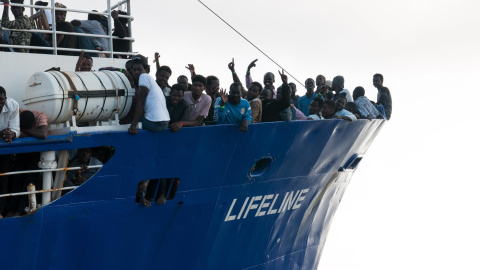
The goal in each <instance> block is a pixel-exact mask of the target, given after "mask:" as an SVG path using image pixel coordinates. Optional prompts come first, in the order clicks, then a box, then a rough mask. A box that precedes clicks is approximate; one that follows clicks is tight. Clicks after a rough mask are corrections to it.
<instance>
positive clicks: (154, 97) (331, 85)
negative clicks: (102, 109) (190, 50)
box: [121, 53, 392, 134]
mask: <svg viewBox="0 0 480 270" xmlns="http://www.w3.org/2000/svg"><path fill="white" fill-rule="evenodd" d="M256 61H257V60H255V61H253V62H252V63H251V64H250V65H249V66H248V68H247V72H246V75H245V85H246V87H247V88H245V87H244V86H243V84H242V82H241V80H240V79H239V77H238V75H237V73H236V71H235V62H234V60H232V62H230V63H229V64H228V68H229V69H230V70H231V72H232V78H233V83H232V84H231V85H230V87H229V90H228V94H227V90H226V89H221V88H220V80H219V79H218V78H217V77H216V76H213V75H212V76H208V77H204V76H202V75H199V74H196V72H195V67H194V65H192V64H189V65H188V66H187V67H186V68H187V69H188V70H189V71H190V75H191V84H190V83H189V79H188V78H187V77H186V76H184V75H181V76H179V77H178V78H177V83H176V84H173V85H172V86H170V85H169V83H168V81H169V78H170V76H171V74H172V70H171V69H170V68H169V67H168V66H161V65H160V64H159V55H158V53H157V54H155V62H156V68H157V70H156V73H155V78H154V77H153V76H151V75H149V73H150V65H149V63H148V58H147V57H145V56H143V55H137V56H135V57H134V58H133V59H131V60H129V61H127V63H126V66H125V69H124V70H123V72H124V73H125V74H126V75H127V77H129V78H130V80H131V83H132V87H135V89H136V94H135V101H134V104H133V106H132V109H131V111H130V113H129V115H128V116H127V117H126V118H124V119H122V121H121V123H122V124H130V128H129V132H130V133H131V134H136V133H137V132H138V129H137V124H138V123H139V122H141V123H142V127H143V129H146V130H150V131H162V130H164V129H166V128H167V127H169V128H170V131H172V132H177V131H178V130H180V129H181V128H183V127H192V126H200V125H215V124H236V125H239V129H240V130H241V131H242V132H246V131H248V125H249V124H251V123H260V122H274V121H287V122H289V121H295V120H322V119H335V118H338V119H344V120H347V121H356V120H357V119H384V118H385V119H390V116H391V113H392V99H391V95H390V91H389V89H388V88H387V87H384V86H383V76H382V75H381V74H375V75H374V76H373V85H374V86H375V87H376V88H377V89H378V95H377V101H376V102H374V101H370V100H369V99H368V98H367V97H365V89H364V88H363V87H361V86H359V87H356V88H355V89H354V91H353V95H352V94H350V91H349V90H347V89H345V88H344V82H345V79H344V78H343V76H336V77H335V78H333V80H332V81H331V82H330V81H327V80H325V77H324V76H323V75H318V76H317V77H316V80H313V79H312V78H308V79H307V80H306V81H305V88H306V94H305V95H304V96H302V97H300V96H298V95H296V92H297V87H296V85H295V84H294V83H291V82H290V83H289V82H288V77H287V75H285V74H284V72H283V71H282V72H280V71H279V74H278V75H279V77H280V78H281V81H282V85H281V86H280V87H278V88H275V86H274V83H275V75H274V74H273V73H272V72H267V73H266V74H265V75H264V78H263V85H262V84H261V83H260V82H257V81H253V79H252V77H251V74H250V70H251V69H252V68H253V67H255V66H256Z"/></svg>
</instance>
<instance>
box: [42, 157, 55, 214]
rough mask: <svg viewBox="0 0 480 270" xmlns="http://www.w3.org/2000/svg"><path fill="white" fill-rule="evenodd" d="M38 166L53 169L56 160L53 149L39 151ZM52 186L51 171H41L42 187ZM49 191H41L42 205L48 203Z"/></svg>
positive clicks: (47, 188)
mask: <svg viewBox="0 0 480 270" xmlns="http://www.w3.org/2000/svg"><path fill="white" fill-rule="evenodd" d="M38 167H39V168H41V169H55V168H57V162H56V161H55V151H46V152H42V153H40V162H38ZM51 188H52V172H43V189H44V190H49V189H51ZM51 194H52V193H51V192H44V193H42V206H45V205H47V204H49V203H50V199H51Z"/></svg>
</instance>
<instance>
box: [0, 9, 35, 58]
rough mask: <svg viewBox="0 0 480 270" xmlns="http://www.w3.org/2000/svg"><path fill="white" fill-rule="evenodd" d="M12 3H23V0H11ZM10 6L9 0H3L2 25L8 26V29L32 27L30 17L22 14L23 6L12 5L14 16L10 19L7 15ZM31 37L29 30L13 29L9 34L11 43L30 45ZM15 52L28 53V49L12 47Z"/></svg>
mask: <svg viewBox="0 0 480 270" xmlns="http://www.w3.org/2000/svg"><path fill="white" fill-rule="evenodd" d="M12 3H15V4H23V0H12ZM9 7H10V1H9V0H3V15H2V26H3V27H6V28H9V29H32V23H31V21H30V19H29V18H28V17H27V16H26V15H23V12H24V11H25V8H24V7H12V8H11V9H12V13H13V16H15V20H13V21H10V18H9V16H8V12H9ZM31 38H32V33H29V32H18V31H15V30H13V31H12V33H11V34H10V40H11V44H12V45H24V46H29V45H30V39H31ZM14 50H15V51H16V52H24V53H28V49H24V48H20V49H14Z"/></svg>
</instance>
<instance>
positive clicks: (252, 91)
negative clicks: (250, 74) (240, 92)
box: [247, 82, 263, 101]
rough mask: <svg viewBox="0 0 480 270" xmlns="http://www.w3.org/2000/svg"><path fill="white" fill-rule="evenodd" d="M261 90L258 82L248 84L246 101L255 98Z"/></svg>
mask: <svg viewBox="0 0 480 270" xmlns="http://www.w3.org/2000/svg"><path fill="white" fill-rule="evenodd" d="M262 90H263V87H262V85H261V84H260V83H259V82H253V83H252V84H250V87H248V92H247V99H248V101H250V100H253V99H256V98H257V97H258V96H259V95H260V93H261V92H262Z"/></svg>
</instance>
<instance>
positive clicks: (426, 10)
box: [64, 0, 480, 270]
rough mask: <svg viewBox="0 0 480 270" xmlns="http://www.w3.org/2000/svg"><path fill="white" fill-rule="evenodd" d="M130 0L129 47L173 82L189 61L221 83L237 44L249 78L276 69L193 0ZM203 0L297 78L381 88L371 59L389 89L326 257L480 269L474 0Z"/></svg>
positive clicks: (330, 264) (348, 262) (478, 35)
mask: <svg viewBox="0 0 480 270" xmlns="http://www.w3.org/2000/svg"><path fill="white" fill-rule="evenodd" d="M64 2H65V4H67V5H68V6H69V8H84V7H85V6H86V4H88V3H90V5H91V6H92V9H99V10H103V9H104V7H102V6H100V7H99V6H98V3H99V2H100V1H92V0H87V1H69V2H75V3H68V2H67V1H64ZM132 2H133V3H132V9H133V12H134V14H133V15H134V16H135V21H134V22H133V29H132V30H133V33H134V37H135V38H136V42H135V43H134V50H135V51H138V52H140V53H142V54H144V55H146V56H149V57H150V59H151V60H153V54H154V52H156V51H158V52H160V54H161V64H162V65H169V66H170V67H171V68H172V70H173V74H172V77H171V79H170V83H174V82H175V80H176V78H177V77H178V76H179V75H181V74H185V75H188V71H187V70H186V69H185V65H186V64H189V63H192V64H194V65H195V67H196V68H197V73H198V74H202V75H205V76H206V75H216V76H217V77H219V78H220V84H221V87H228V86H229V85H230V83H231V82H232V79H231V75H230V72H229V70H228V69H227V64H228V63H229V62H230V61H231V58H232V57H235V63H236V69H237V72H238V73H239V74H240V75H242V74H244V72H245V69H246V67H247V65H248V63H249V62H250V61H252V60H253V59H256V58H258V59H259V60H258V62H257V67H256V68H255V69H254V70H252V74H253V77H254V80H259V81H261V80H262V76H263V74H264V73H265V72H267V71H272V72H274V73H275V74H277V70H278V69H279V68H278V67H276V66H275V65H274V64H273V63H272V62H271V61H270V60H268V59H267V58H266V57H264V56H263V55H262V54H261V53H260V52H258V51H257V50H256V49H255V48H253V47H252V46H251V45H249V44H248V43H247V42H246V41H244V40H243V39H242V38H241V37H239V36H238V35H237V34H236V33H235V32H233V31H232V30H231V29H230V28H228V27H227V26H226V25H224V24H223V23H222V22H221V21H220V20H219V19H218V18H216V17H215V16H214V15H213V14H211V13H210V12H209V11H208V10H207V9H205V8H204V7H203V6H202V5H201V4H200V3H199V2H197V1H195V0H175V1H132ZM203 2H204V3H205V4H207V5H208V6H210V8H212V9H213V10H215V11H216V12H217V13H218V14H219V15H220V16H222V17H223V18H224V19H225V20H227V21H228V22H229V23H230V24H231V25H232V26H234V27H236V28H237V29H238V30H239V31H240V32H241V33H242V34H244V35H245V36H246V37H248V38H249V39H250V40H251V41H252V42H253V43H255V44H256V45H257V46H258V47H259V48H261V49H262V50H264V51H265V52H266V53H267V54H269V55H270V56H271V57H272V58H273V59H274V60H275V61H277V62H278V63H280V64H281V65H283V66H284V67H285V68H286V70H288V71H289V72H290V73H291V74H293V75H294V76H295V77H296V78H298V79H299V80H300V81H301V82H302V83H303V82H304V81H305V80H306V79H307V78H309V77H312V78H315V76H316V75H318V74H323V75H325V76H326V77H327V79H330V80H331V79H332V78H333V77H334V76H336V75H343V76H344V77H345V80H346V81H345V88H347V89H350V90H351V91H352V90H353V89H354V88H355V87H356V86H363V87H364V88H365V89H366V95H367V97H369V98H370V99H373V100H375V99H376V89H375V88H374V87H373V86H372V83H371V81H372V75H373V74H374V73H377V72H379V73H382V74H383V75H384V78H385V80H384V85H385V86H387V87H389V89H390V91H391V93H392V97H393V114H392V119H391V121H390V122H389V123H387V124H386V125H385V126H384V128H383V130H382V132H381V133H380V134H379V136H378V138H377V140H376V141H375V142H374V143H373V144H372V147H371V149H370V151H369V152H368V153H367V155H366V157H365V158H364V159H363V161H362V163H361V164H360V166H359V169H358V171H357V172H356V173H355V175H354V177H353V180H352V182H351V184H350V186H349V188H348V189H347V192H346V193H345V196H344V199H343V201H342V203H341V204H340V207H339V210H338V212H337V214H336V216H335V218H334V220H333V224H332V227H331V229H330V233H329V236H328V238H327V242H326V246H325V249H324V253H323V256H322V259H321V261H320V268H321V269H369V270H372V269H382V270H383V269H480V262H479V260H478V259H477V256H478V250H479V249H478V243H480V230H479V228H480V221H479V220H480V219H479V218H478V213H479V206H480V196H479V195H478V194H479V193H480V190H479V188H480V177H479V176H478V173H477V172H476V169H477V168H476V166H478V164H477V162H478V161H480V159H479V158H478V156H477V155H478V154H479V153H480V151H479V150H480V149H479V148H480V147H479V142H478V138H479V135H480V134H479V131H478V130H479V129H478V127H479V120H478V119H479V118H478V116H477V111H476V110H475V109H476V107H477V106H476V104H477V102H478V100H479V96H480V95H479V94H478V92H479V89H478V88H479V79H478V78H480V68H479V63H480V53H479V48H480V31H479V30H480V29H479V26H480V16H479V15H478V12H479V10H480V1H478V0H477V1H474V0H471V1H467V0H458V1H442V0H435V1H434V0H405V1H391V0H382V1H380V0H364V1H354V0H350V1H345V0H324V1H318V0H317V1H314V0H296V1H287V0H275V1H274V0H242V1H228V0H204V1H203ZM112 3H113V1H112ZM67 18H68V19H73V18H74V14H68V15H67ZM240 77H241V78H242V76H240ZM290 81H293V80H292V79H291V78H290ZM275 85H276V86H278V82H277V83H276V84H275ZM297 85H298V84H297ZM304 92H305V90H304V89H301V87H299V93H302V94H303V93H304Z"/></svg>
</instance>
